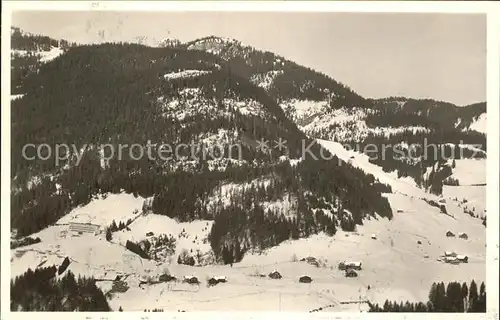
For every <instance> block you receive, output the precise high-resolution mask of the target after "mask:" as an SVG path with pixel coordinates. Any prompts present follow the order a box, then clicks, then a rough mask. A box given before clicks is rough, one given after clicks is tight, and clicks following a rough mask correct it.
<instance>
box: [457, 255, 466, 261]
mask: <svg viewBox="0 0 500 320" xmlns="http://www.w3.org/2000/svg"><path fill="white" fill-rule="evenodd" d="M457 260H458V261H460V262H463V263H468V262H469V257H467V256H466V255H463V254H459V255H457Z"/></svg>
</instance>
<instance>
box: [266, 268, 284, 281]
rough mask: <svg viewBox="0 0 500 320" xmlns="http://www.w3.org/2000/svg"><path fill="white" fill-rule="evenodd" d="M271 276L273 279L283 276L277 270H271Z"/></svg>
mask: <svg viewBox="0 0 500 320" xmlns="http://www.w3.org/2000/svg"><path fill="white" fill-rule="evenodd" d="M269 278H271V279H281V278H282V276H281V274H280V273H279V272H278V271H277V270H273V272H271V273H270V274H269Z"/></svg>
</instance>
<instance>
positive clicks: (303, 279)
mask: <svg viewBox="0 0 500 320" xmlns="http://www.w3.org/2000/svg"><path fill="white" fill-rule="evenodd" d="M299 282H300V283H311V282H312V278H311V277H309V276H302V277H300V278H299Z"/></svg>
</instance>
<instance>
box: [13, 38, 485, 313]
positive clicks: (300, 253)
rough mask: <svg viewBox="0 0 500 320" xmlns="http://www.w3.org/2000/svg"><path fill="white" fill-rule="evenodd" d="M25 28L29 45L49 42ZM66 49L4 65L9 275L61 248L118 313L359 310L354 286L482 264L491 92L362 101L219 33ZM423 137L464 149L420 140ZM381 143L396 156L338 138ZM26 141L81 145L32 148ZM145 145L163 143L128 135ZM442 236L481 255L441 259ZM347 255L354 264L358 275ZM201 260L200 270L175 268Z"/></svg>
mask: <svg viewBox="0 0 500 320" xmlns="http://www.w3.org/2000/svg"><path fill="white" fill-rule="evenodd" d="M19 33H20V34H21V36H20V37H18V38H19V39H22V40H23V41H27V43H26V44H24V46H33V44H29V41H34V39H39V38H37V37H36V36H33V35H29V36H27V37H25V34H23V33H22V32H21V31H19ZM13 37H14V33H13ZM40 39H41V38H40ZM43 39H44V38H43ZM28 40H29V41H28ZM50 41H52V40H50ZM54 47H57V46H54ZM63 47H64V50H63V51H62V52H61V54H60V55H59V56H58V57H57V58H55V59H53V60H50V61H49V60H48V59H45V60H44V59H42V58H41V56H38V55H37V57H38V58H36V61H37V62H36V64H35V65H34V66H35V67H33V68H31V69H29V70H31V71H30V72H25V73H23V72H24V70H25V69H23V68H24V67H23V66H24V65H17V64H15V63H13V65H12V67H13V69H12V72H13V74H15V73H19V74H21V75H23V76H22V77H21V78H20V79H21V80H22V81H19V82H18V83H17V85H16V90H17V91H16V92H15V93H22V96H17V97H16V99H14V100H12V102H11V105H12V108H11V113H12V115H11V119H12V148H13V152H12V186H13V189H12V191H11V203H12V208H11V227H12V243H11V247H12V250H11V257H12V258H11V266H12V274H11V277H12V278H15V277H16V276H18V275H21V274H23V273H25V272H26V270H27V269H28V268H30V269H32V270H34V269H41V268H43V267H45V266H51V265H56V266H59V265H62V264H63V260H64V259H65V258H66V257H68V261H70V263H69V266H67V270H69V271H71V272H73V273H75V274H78V275H85V276H91V277H94V278H95V279H97V280H99V281H98V282H96V283H97V284H98V286H99V287H100V288H101V289H102V290H103V291H104V292H105V293H106V297H107V298H108V301H109V304H110V306H111V308H112V309H114V310H118V309H119V308H120V307H121V308H122V309H124V310H125V311H142V310H143V309H154V308H158V309H165V310H169V309H170V310H171V309H177V310H179V309H182V310H189V311H199V310H248V308H249V307H248V306H249V305H251V306H252V309H253V310H256V309H257V310H287V311H311V310H317V309H318V308H321V309H324V310H325V311H345V310H349V308H351V310H352V309H353V308H355V309H356V310H358V308H360V307H358V305H354V306H352V305H348V304H345V303H344V302H346V301H352V300H361V301H359V302H360V304H361V305H363V302H364V301H366V300H369V301H372V302H377V303H383V301H384V300H385V299H387V298H390V299H397V300H399V299H403V300H424V299H426V298H427V296H428V290H429V287H430V285H431V284H432V282H433V281H469V280H470V279H472V278H474V279H475V280H476V281H482V280H484V279H485V247H484V244H485V229H484V226H483V225H482V221H481V220H480V219H477V218H483V219H484V217H485V211H486V210H485V207H484V193H485V186H484V185H483V182H484V180H481V179H479V177H480V176H481V177H482V175H484V167H485V157H486V152H485V148H483V146H479V147H475V146H472V144H474V143H475V142H479V143H482V142H483V139H484V141H485V135H483V134H481V133H480V132H476V131H479V130H478V129H477V128H479V127H480V124H481V122H485V117H486V115H485V111H486V110H485V104H478V105H473V106H468V107H463V108H460V110H458V109H455V108H456V107H455V106H452V105H450V104H446V103H441V102H434V101H423V100H412V99H406V98H388V99H386V100H380V101H375V100H371V99H365V98H363V97H361V96H359V95H358V94H356V93H355V92H354V91H352V90H351V89H349V88H348V87H347V86H345V85H343V84H341V83H339V82H337V81H336V80H334V79H332V78H330V77H328V76H326V75H323V74H321V73H318V72H316V71H314V70H312V69H308V68H306V67H302V66H299V65H297V64H295V63H294V62H292V61H289V60H287V59H285V58H283V57H280V56H277V55H275V54H273V53H270V52H263V51H259V50H257V49H255V48H252V47H249V46H245V45H243V44H241V43H240V42H239V41H237V40H232V39H224V38H219V37H214V36H210V37H206V38H202V39H198V40H194V41H191V42H188V43H184V44H182V43H180V42H178V41H176V40H172V39H167V40H166V41H165V42H164V43H163V45H160V46H158V47H156V48H151V47H147V46H144V45H139V44H111V43H108V44H99V45H90V46H73V47H68V46H66V45H64V46H63ZM13 50H14V51H13V52H14V53H15V52H16V51H15V50H22V47H21V46H18V47H14V46H13ZM52 50H55V49H52ZM12 59H13V61H15V60H16V59H19V57H18V56H16V55H13V56H12ZM42 60H43V61H42ZM13 94H14V92H13ZM443 124H445V125H443ZM475 128H476V129H475ZM441 129H442V130H441ZM423 139H430V140H431V141H433V142H438V143H439V144H440V145H444V146H446V148H448V149H447V150H468V153H465V154H463V155H462V156H461V157H456V159H455V160H453V161H452V160H449V161H448V160H443V159H440V158H439V157H434V158H431V159H428V160H423V158H424V157H423V155H422V154H421V153H422V152H423V151H427V149H419V152H420V153H417V156H416V157H411V155H412V154H410V152H412V151H413V150H412V148H411V146H410V145H411V144H412V143H413V144H415V145H421V143H422V141H423ZM461 139H462V140H464V141H459V140H461ZM281 140H285V142H286V144H285V145H281V147H280V145H279V144H278V143H277V142H278V141H281ZM265 141H267V142H268V143H267V145H263V144H262V142H265ZM383 141H389V142H391V143H394V145H397V146H398V147H400V148H401V150H403V152H402V154H403V157H402V158H401V159H397V161H390V160H385V159H379V160H373V159H370V158H369V156H368V155H367V154H366V152H363V150H356V149H354V150H348V148H347V146H346V145H345V144H347V143H354V142H355V143H358V144H359V145H360V146H361V147H364V146H366V145H368V144H375V145H379V144H381V143H382V142H383ZM27 143H33V144H35V145H40V144H42V143H49V144H51V143H52V144H55V143H57V144H67V145H68V146H70V148H69V149H68V150H66V151H65V153H64V155H65V157H64V159H61V160H60V161H59V162H58V163H55V161H54V159H53V158H49V159H48V160H41V159H36V160H34V161H32V160H27V159H25V158H23V157H21V149H22V147H23V146H24V145H26V144H27ZM151 144H153V146H152V152H153V155H154V157H150V156H145V154H143V156H142V157H137V156H136V154H134V152H133V151H134V150H132V147H131V145H135V146H136V149H138V148H143V149H147V146H151ZM343 144H344V145H343ZM124 145H126V147H124ZM159 145H163V146H170V147H171V149H174V150H175V151H176V153H177V154H173V151H174V150H170V153H168V154H167V157H164V156H163V157H160V154H159V153H156V152H157V151H158V149H157V148H158V146H159ZM178 146H181V148H177V147H178ZM307 146H312V147H311V148H310V151H311V154H309V153H304V148H306V147H307ZM120 147H122V149H124V152H123V151H119V150H120ZM167 149H168V148H167ZM111 150H114V152H115V154H114V155H113V157H111V156H110V152H111ZM150 150H151V149H150ZM31 152H33V150H32V151H31ZM116 152H122V153H120V155H118V154H116ZM148 152H149V151H148ZM472 152H474V153H476V155H475V156H472V155H471V154H472ZM30 155H32V154H31V153H30V154H28V156H30ZM148 155H149V154H148ZM313 155H316V156H319V159H315V158H314V156H313ZM446 179H448V180H447V182H444V181H445V180H446ZM457 181H458V182H457ZM443 184H444V186H443ZM456 184H458V185H456ZM431 191H432V192H431ZM484 221H485V220H484ZM448 231H452V232H453V233H456V234H457V235H458V234H460V233H465V234H466V235H467V237H468V238H467V239H462V238H459V237H448V236H447V232H448ZM444 251H456V252H457V253H458V254H463V255H467V256H468V259H469V262H470V263H460V264H459V265H456V264H451V263H445V262H443V261H442V259H441V256H442V255H443V254H444ZM309 256H312V257H314V258H315V259H314V260H315V261H316V263H314V265H312V264H310V263H308V261H310V260H311V259H309V260H307V261H298V260H299V259H302V258H307V257H309ZM341 261H360V262H362V265H363V268H362V270H361V271H359V275H358V277H356V278H346V277H345V275H344V272H343V271H341V270H338V264H339V262H341ZM274 270H277V271H279V272H280V273H282V276H283V277H282V278H281V280H272V279H269V278H268V277H267V274H269V273H270V272H272V271H274ZM67 272H68V271H62V272H61V274H59V275H58V277H63V276H64V275H65V274H67ZM167 274H169V275H170V276H175V277H176V280H173V279H171V278H168V277H166V276H167ZM305 274H307V275H310V276H311V277H312V278H313V282H312V283H310V284H308V285H304V284H302V283H299V281H298V279H299V277H301V276H303V275H305ZM262 275H264V276H262ZM192 276H196V277H197V278H198V280H200V281H201V282H202V285H199V286H197V285H193V284H190V283H189V281H188V280H186V281H182V279H183V277H187V278H186V279H191V277H192ZM221 277H224V279H226V280H227V281H226V282H225V283H219V284H218V285H216V286H205V285H204V283H205V282H207V283H208V282H209V279H210V278H214V279H215V278H217V279H222V278H221ZM165 279H169V280H165ZM273 281H274V282H273ZM278 281H279V282H278ZM124 283H125V285H124ZM276 283H279V285H276ZM118 287H120V288H118ZM332 287H334V288H337V289H332ZM228 301H231V303H229V304H228V303H227V302H228ZM364 307H366V306H365V305H363V308H364Z"/></svg>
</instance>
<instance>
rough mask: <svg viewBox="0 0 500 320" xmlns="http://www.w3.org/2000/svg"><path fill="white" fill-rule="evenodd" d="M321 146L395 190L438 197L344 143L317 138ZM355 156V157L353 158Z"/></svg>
mask: <svg viewBox="0 0 500 320" xmlns="http://www.w3.org/2000/svg"><path fill="white" fill-rule="evenodd" d="M317 141H318V142H319V144H321V146H323V147H324V148H325V149H327V150H328V151H330V152H331V153H332V154H334V155H336V156H337V157H338V158H339V159H341V160H344V161H345V162H348V163H350V164H351V165H353V166H355V167H357V168H360V169H362V170H363V171H365V172H366V173H370V174H372V175H373V176H374V177H375V178H377V179H378V180H379V181H380V182H381V183H384V184H388V185H390V186H391V187H392V190H393V192H398V193H401V194H404V195H408V196H413V197H422V198H427V199H437V197H436V196H434V195H431V194H428V193H426V192H425V191H424V190H422V189H420V188H419V187H418V186H417V184H416V183H415V181H414V180H413V179H411V178H397V173H396V172H392V173H390V174H388V173H386V172H384V171H383V170H382V168H381V167H379V166H377V165H375V164H372V163H370V162H369V161H368V160H369V157H368V156H367V155H365V154H361V153H359V152H356V151H354V150H346V149H345V148H344V147H343V146H342V144H340V143H338V142H334V141H328V140H320V139H318V140H317ZM352 157H353V158H352Z"/></svg>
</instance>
